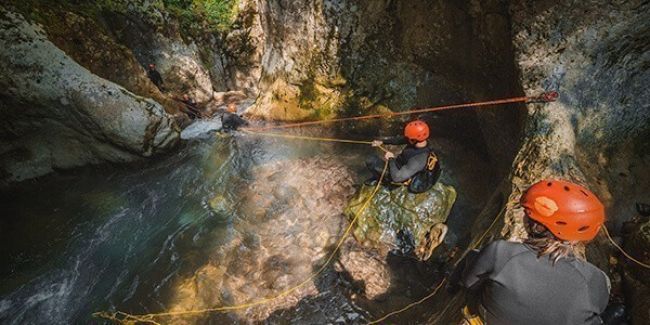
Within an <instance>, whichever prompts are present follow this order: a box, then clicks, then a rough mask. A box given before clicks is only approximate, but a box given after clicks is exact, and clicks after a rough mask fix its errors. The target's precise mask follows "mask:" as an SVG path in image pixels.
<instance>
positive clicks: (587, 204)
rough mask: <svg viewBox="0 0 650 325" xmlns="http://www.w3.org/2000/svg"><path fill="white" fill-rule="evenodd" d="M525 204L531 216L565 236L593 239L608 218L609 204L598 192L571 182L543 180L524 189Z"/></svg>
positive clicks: (557, 233)
mask: <svg viewBox="0 0 650 325" xmlns="http://www.w3.org/2000/svg"><path fill="white" fill-rule="evenodd" d="M521 205H522V206H523V207H524V209H525V210H526V214H527V215H528V217H529V218H531V219H533V220H535V221H537V222H539V223H541V224H542V225H544V226H545V227H546V228H547V229H548V230H549V231H550V232H552V233H553V234H554V235H555V237H557V238H559V239H562V240H571V241H573V240H581V241H586V240H592V239H593V238H594V237H596V234H598V231H599V230H600V227H601V226H602V225H603V223H604V222H605V207H604V206H603V204H602V203H601V202H600V200H598V198H597V197H596V195H594V193H592V192H591V191H589V190H588V189H586V188H584V187H582V186H580V185H577V184H574V183H571V182H566V181H560V180H542V181H539V182H537V183H535V184H533V185H532V186H531V187H529V188H528V190H527V191H526V193H524V195H523V196H522V197H521Z"/></svg>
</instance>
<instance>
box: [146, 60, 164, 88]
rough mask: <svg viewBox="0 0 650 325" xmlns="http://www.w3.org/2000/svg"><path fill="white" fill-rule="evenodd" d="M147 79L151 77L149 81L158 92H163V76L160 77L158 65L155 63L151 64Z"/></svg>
mask: <svg viewBox="0 0 650 325" xmlns="http://www.w3.org/2000/svg"><path fill="white" fill-rule="evenodd" d="M147 77H149V80H151V82H153V84H154V85H156V87H158V90H160V91H162V90H163V79H162V76H160V72H158V70H156V65H155V64H153V63H150V64H149V70H147Z"/></svg>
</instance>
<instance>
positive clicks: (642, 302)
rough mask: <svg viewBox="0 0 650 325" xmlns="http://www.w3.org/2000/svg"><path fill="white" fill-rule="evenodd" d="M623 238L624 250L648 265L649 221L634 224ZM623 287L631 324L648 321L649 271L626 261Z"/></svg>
mask: <svg viewBox="0 0 650 325" xmlns="http://www.w3.org/2000/svg"><path fill="white" fill-rule="evenodd" d="M633 227H634V228H633V230H632V233H631V234H629V235H628V236H626V238H625V246H624V247H625V249H626V250H627V251H628V253H629V254H630V255H632V256H633V257H635V258H637V259H638V260H639V261H641V262H642V263H645V264H650V220H646V221H645V222H641V221H639V222H635V223H634V224H633ZM624 275H625V276H624V287H625V291H626V293H627V302H628V306H629V309H628V310H630V311H631V312H630V313H629V314H630V318H631V321H632V324H643V323H644V322H646V321H647V320H648V319H650V270H648V269H644V268H641V267H640V266H638V265H636V264H634V262H632V261H628V262H627V263H625V265H624Z"/></svg>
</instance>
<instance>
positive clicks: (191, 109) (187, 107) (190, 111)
mask: <svg viewBox="0 0 650 325" xmlns="http://www.w3.org/2000/svg"><path fill="white" fill-rule="evenodd" d="M179 101H180V102H181V103H183V111H184V112H185V113H187V116H189V117H190V118H191V119H193V120H194V119H197V118H200V117H201V116H202V114H201V111H200V110H199V107H198V106H197V104H196V101H194V99H192V98H191V97H190V96H189V95H188V94H184V95H183V98H182V99H180V100H179Z"/></svg>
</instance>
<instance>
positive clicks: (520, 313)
mask: <svg viewBox="0 0 650 325" xmlns="http://www.w3.org/2000/svg"><path fill="white" fill-rule="evenodd" d="M461 284H462V285H463V286H464V287H465V288H468V289H469V292H468V295H467V296H468V300H469V301H470V303H468V305H470V306H472V305H474V306H476V309H478V311H479V313H480V314H481V317H482V318H483V320H484V321H485V322H486V323H487V324H489V325H504V324H538V325H581V324H601V323H602V320H601V318H600V315H601V314H602V312H603V311H604V310H605V308H606V307H607V301H608V300H609V286H610V284H609V278H608V277H607V275H605V273H604V272H603V271H601V270H600V269H598V268H597V267H595V266H594V265H592V264H590V263H589V262H586V261H582V260H579V259H576V258H573V257H568V258H561V259H560V260H558V261H557V262H556V263H555V264H553V262H552V261H551V259H550V258H549V257H548V256H542V257H539V258H538V257H537V253H536V252H535V251H534V250H533V249H532V248H531V247H529V246H527V245H525V244H522V243H514V242H508V241H504V240H499V241H495V242H493V243H491V244H489V245H488V246H486V247H485V248H484V249H483V250H481V252H480V253H479V254H478V256H477V257H476V258H475V259H474V260H473V261H469V262H468V265H467V267H466V269H465V270H464V272H463V275H462V279H461ZM472 301H474V303H472Z"/></svg>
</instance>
